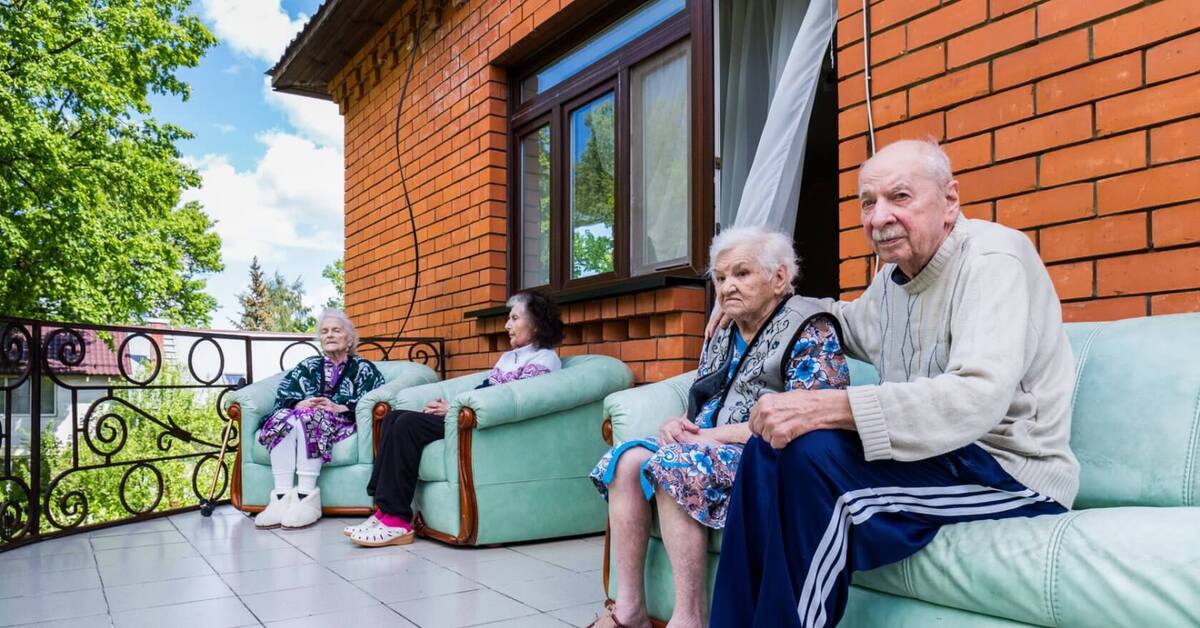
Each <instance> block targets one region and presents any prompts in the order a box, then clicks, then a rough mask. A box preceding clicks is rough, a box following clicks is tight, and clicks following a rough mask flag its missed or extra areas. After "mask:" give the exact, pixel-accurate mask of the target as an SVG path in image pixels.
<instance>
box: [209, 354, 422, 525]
mask: <svg viewBox="0 0 1200 628" xmlns="http://www.w3.org/2000/svg"><path fill="white" fill-rule="evenodd" d="M375 366H376V367H377V368H378V369H379V372H380V373H382V374H383V378H384V380H385V381H386V382H387V384H385V386H386V387H388V388H389V389H391V390H393V391H394V390H400V389H404V388H410V387H412V386H419V385H421V384H428V383H430V382H435V381H437V373H435V372H434V371H433V369H431V368H429V367H427V366H424V365H422V364H417V363H414V362H403V361H394V362H375ZM282 377H283V374H282V373H280V374H277V375H274V376H272V377H268V378H267V379H264V380H262V381H260V382H255V383H253V384H250V385H249V386H245V387H242V388H241V389H238V390H235V391H233V392H230V393H229V394H227V395H225V398H224V399H223V400H222V405H223V406H224V408H225V412H226V414H228V415H229V416H230V417H231V418H232V419H234V420H240V422H241V426H240V428H239V434H241V443H240V446H239V448H238V455H237V460H236V461H235V462H234V466H233V469H234V471H233V487H232V491H231V496H232V501H233V505H234V507H236V508H238V509H240V510H242V511H244V512H258V511H261V510H262V509H263V508H264V507H265V506H266V504H267V500H268V498H269V497H270V491H271V488H272V487H273V486H274V485H275V480H274V478H273V477H272V476H271V454H270V452H268V451H267V448H266V447H263V446H262V445H260V444H258V438H257V437H256V432H257V431H258V428H259V426H260V425H262V422H263V420H265V419H266V418H267V416H268V415H269V414H270V413H271V409H272V408H274V407H275V389H276V388H277V387H278V386H279V380H280V379H281V378H282ZM382 388H383V387H380V388H379V389H376V390H372V391H370V392H368V393H366V394H364V395H363V396H362V399H359V401H358V405H357V406H355V408H354V410H355V421H356V423H357V425H358V432H357V433H356V434H355V435H354V436H352V437H350V438H347V439H345V440H343V441H341V442H339V443H337V444H335V445H334V446H333V457H332V459H331V460H330V461H329V464H327V465H325V467H324V468H322V469H321V477H320V479H319V480H318V481H317V486H319V487H320V489H321V505H322V509H323V511H324V512H325V514H328V515H363V516H365V515H368V514H370V513H371V512H372V501H371V497H370V496H369V495H367V480H369V479H371V461H372V460H373V459H374V451H375V449H374V445H375V443H374V434H373V430H372V426H373V424H374V420H373V418H372V415H371V412H372V409H373V408H374V407H375V405H376V403H377V402H378V401H379V400H381V399H383V393H382V392H381V389H382Z"/></svg>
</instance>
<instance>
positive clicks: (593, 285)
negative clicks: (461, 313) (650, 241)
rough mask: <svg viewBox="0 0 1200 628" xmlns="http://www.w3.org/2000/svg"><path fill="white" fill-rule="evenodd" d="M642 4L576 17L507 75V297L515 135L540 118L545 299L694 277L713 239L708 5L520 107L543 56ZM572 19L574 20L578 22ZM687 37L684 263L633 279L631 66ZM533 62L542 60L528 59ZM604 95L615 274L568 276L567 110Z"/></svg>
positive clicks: (516, 231) (610, 6)
mask: <svg viewBox="0 0 1200 628" xmlns="http://www.w3.org/2000/svg"><path fill="white" fill-rule="evenodd" d="M643 4H645V0H617V1H614V2H609V3H607V4H605V5H603V6H602V7H601V8H600V9H599V10H597V11H596V13H595V14H594V15H595V16H603V17H600V18H599V19H589V20H583V21H582V23H583V24H585V26H582V27H577V28H571V29H569V30H564V32H562V33H560V34H558V35H557V38H556V39H555V41H554V42H553V43H551V44H549V45H547V46H544V47H543V48H541V49H539V50H537V51H536V53H535V54H533V55H530V58H529V59H528V60H529V61H530V62H529V63H526V64H523V65H517V66H515V68H514V69H513V71H510V72H509V74H508V80H509V93H508V96H509V115H508V122H509V125H508V130H509V137H508V151H509V152H508V164H509V168H508V183H509V193H508V205H509V207H508V218H509V219H508V225H509V229H508V232H509V233H508V243H509V256H508V257H509V260H508V261H509V272H508V273H507V275H508V291H509V294H512V293H514V292H517V291H519V290H521V289H523V288H522V285H521V282H522V279H523V271H522V268H521V262H522V254H521V250H520V248H521V243H522V240H523V235H522V232H521V228H522V224H521V212H522V207H521V192H520V182H521V172H520V158H519V155H520V144H521V138H522V137H524V136H525V135H527V134H528V133H530V132H533V131H536V130H537V129H538V128H540V126H541V125H542V124H544V123H545V121H546V119H547V118H548V119H549V122H550V137H551V140H550V147H551V148H550V179H551V180H550V186H549V189H550V223H551V227H550V238H551V240H550V283H549V284H547V285H543V286H528V287H529V288H538V289H540V290H543V291H545V292H547V293H550V294H556V295H569V294H571V293H574V292H579V291H585V290H596V289H603V288H604V287H606V286H613V287H618V286H619V285H620V284H621V282H623V281H627V280H629V279H634V278H644V277H655V276H685V277H701V276H703V274H704V269H705V267H706V265H707V253H708V251H707V250H706V245H707V243H708V242H709V240H711V238H712V231H713V222H714V219H715V200H714V189H713V187H714V186H713V176H714V173H715V159H714V158H713V155H714V148H713V146H714V143H713V142H714V130H713V128H712V119H713V118H712V115H713V109H714V107H713V101H712V99H713V96H712V94H713V75H712V68H713V65H712V29H713V27H712V0H687V2H686V7H685V8H684V10H683V11H681V12H680V13H679V14H677V15H674V16H672V17H670V18H668V19H667V20H666V21H664V22H663V23H661V24H658V25H656V26H655V27H654V28H652V29H650V30H649V31H647V32H646V33H643V34H642V35H640V36H639V37H638V38H636V39H634V40H633V41H632V42H630V43H629V44H627V45H625V46H623V47H621V48H618V49H617V50H615V51H613V52H612V53H610V54H609V55H607V56H605V57H603V58H601V59H600V60H598V61H596V62H595V63H593V64H592V65H590V66H588V67H587V68H585V69H583V70H582V71H580V72H579V73H577V74H575V75H574V76H571V77H569V78H568V79H566V80H564V81H562V82H560V83H558V84H556V85H554V86H553V87H551V88H549V89H548V90H546V91H545V92H543V93H541V94H537V95H535V96H533V97H531V98H529V99H528V100H526V101H525V102H520V96H521V84H522V82H523V81H524V80H525V79H526V78H528V77H530V76H532V75H534V74H536V73H537V72H538V71H539V70H540V69H542V68H543V67H545V65H546V64H545V61H546V60H547V59H556V58H559V57H560V56H561V55H563V54H566V53H567V52H569V51H570V50H572V49H573V48H574V47H576V46H578V45H579V44H581V43H582V42H584V41H587V39H588V38H590V37H592V36H593V35H595V34H597V33H599V32H600V31H602V30H604V29H605V28H607V27H608V26H610V25H611V24H613V23H615V22H617V21H619V20H621V19H622V18H624V17H625V16H627V15H628V14H629V13H630V12H632V11H634V10H636V9H637V8H638V7H640V6H642V5H643ZM576 23H579V22H576ZM685 39H690V43H689V45H690V51H689V53H690V55H691V62H690V72H689V106H690V111H691V119H690V122H689V127H688V128H689V133H690V134H691V137H690V138H689V141H690V143H691V148H690V150H689V154H688V160H689V165H688V175H689V187H690V191H689V198H690V199H691V200H690V206H689V212H690V220H691V224H692V229H691V233H690V234H689V238H690V239H689V242H688V249H689V254H688V257H687V259H686V261H684V262H681V263H679V264H677V265H674V266H670V267H666V268H662V269H659V270H656V271H653V272H649V273H642V274H639V275H636V276H632V275H631V274H630V259H629V255H630V247H631V234H630V232H629V230H630V226H631V224H630V223H631V216H630V199H629V194H630V189H629V185H630V179H631V173H630V172H629V167H630V157H631V155H630V142H631V139H632V138H631V136H630V132H631V120H630V113H631V106H632V103H630V102H629V98H630V91H631V84H630V80H631V78H630V74H631V72H630V70H631V69H632V68H633V67H634V66H636V65H637V64H638V63H641V62H642V61H645V60H647V59H650V58H652V57H653V56H655V55H656V54H659V53H660V52H664V51H666V50H669V49H670V48H671V47H672V46H674V45H676V44H678V43H679V42H681V41H683V40H685ZM535 61H540V62H536V63H535ZM609 90H612V91H613V93H614V97H615V104H616V111H615V114H616V117H615V120H614V124H613V128H614V133H615V134H616V137H615V138H614V159H615V168H616V170H615V172H616V173H617V176H616V182H615V185H616V189H615V190H614V196H615V200H614V207H613V236H614V237H613V272H610V273H603V274H600V275H591V276H588V277H583V278H579V279H571V278H570V274H571V263H572V262H571V259H570V245H571V239H570V236H571V229H570V223H569V219H570V214H569V212H570V206H569V205H570V204H569V199H567V198H566V197H565V195H566V194H567V193H569V173H570V165H571V164H570V159H568V155H566V154H564V150H566V148H567V147H569V146H570V138H569V137H568V136H566V135H564V134H566V133H568V132H569V130H570V127H569V125H570V113H571V110H572V109H573V108H578V107H579V106H582V105H585V104H586V103H587V102H590V101H591V100H593V99H595V98H597V97H599V96H600V95H602V94H604V93H605V92H607V91H609Z"/></svg>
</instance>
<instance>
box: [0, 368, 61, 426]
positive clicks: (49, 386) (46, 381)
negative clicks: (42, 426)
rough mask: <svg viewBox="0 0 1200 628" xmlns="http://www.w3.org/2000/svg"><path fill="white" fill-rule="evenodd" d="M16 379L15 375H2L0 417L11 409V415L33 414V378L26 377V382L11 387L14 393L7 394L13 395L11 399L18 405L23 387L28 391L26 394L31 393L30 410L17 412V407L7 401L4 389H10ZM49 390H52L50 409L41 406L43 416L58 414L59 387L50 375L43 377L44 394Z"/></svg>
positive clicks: (26, 415) (28, 415)
mask: <svg viewBox="0 0 1200 628" xmlns="http://www.w3.org/2000/svg"><path fill="white" fill-rule="evenodd" d="M14 379H15V378H13V377H0V386H3V388H0V417H3V416H4V415H5V414H6V413H7V412H9V411H10V410H11V415H12V416H14V417H17V416H24V417H31V416H33V380H32V379H31V378H29V377H26V378H25V382H24V383H22V384H21V385H20V386H15V387H13V388H12V389H11V390H12V393H11V394H8V395H7V396H8V397H11V399H12V401H13V406H16V398H17V391H19V390H22V389H24V390H25V391H27V392H26V394H28V395H29V411H28V412H17V409H16V408H15V407H13V408H9V407H8V404H7V403H6V400H5V396H6V393H5V392H4V390H5V389H8V387H9V386H10V385H11V384H12V382H13V380H14ZM47 390H49V391H51V392H50V393H49V395H50V408H49V409H48V410H47V408H44V407H43V408H40V409H41V411H42V416H43V417H53V416H58V387H57V386H56V385H55V384H54V380H52V379H50V378H49V377H43V378H42V394H43V395H45V394H47V393H46V391H47Z"/></svg>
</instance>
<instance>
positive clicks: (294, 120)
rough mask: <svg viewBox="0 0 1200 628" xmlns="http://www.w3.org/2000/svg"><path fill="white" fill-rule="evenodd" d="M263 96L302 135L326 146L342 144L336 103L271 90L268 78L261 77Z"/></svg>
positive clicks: (340, 119)
mask: <svg viewBox="0 0 1200 628" xmlns="http://www.w3.org/2000/svg"><path fill="white" fill-rule="evenodd" d="M263 98H265V99H266V101H267V104H269V105H271V106H272V107H275V108H276V109H279V110H281V111H283V113H284V114H285V115H286V116H287V119H288V122H290V123H291V125H292V126H293V127H295V128H296V130H297V131H299V132H300V134H301V135H303V136H304V137H306V138H308V139H310V140H312V141H314V142H317V143H318V144H322V145H325V146H337V147H341V146H342V140H343V135H342V129H343V120H342V115H341V114H340V113H338V108H337V105H335V104H333V103H332V102H329V101H328V100H319V99H316V98H309V97H306V96H297V95H295V94H283V93H280V92H277V91H275V90H273V89H271V79H270V77H266V76H264V77H263Z"/></svg>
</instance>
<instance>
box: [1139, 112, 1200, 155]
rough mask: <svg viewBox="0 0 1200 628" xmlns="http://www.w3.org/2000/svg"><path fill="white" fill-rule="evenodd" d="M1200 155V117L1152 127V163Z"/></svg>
mask: <svg viewBox="0 0 1200 628" xmlns="http://www.w3.org/2000/svg"><path fill="white" fill-rule="evenodd" d="M1196 156H1200V118H1191V119H1189V120H1184V121H1183V122H1176V123H1175V124H1168V125H1166V126H1161V127H1158V128H1156V129H1150V163H1152V164H1161V163H1166V162H1168V161H1177V160H1180V159H1187V158H1188V157H1196Z"/></svg>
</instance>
